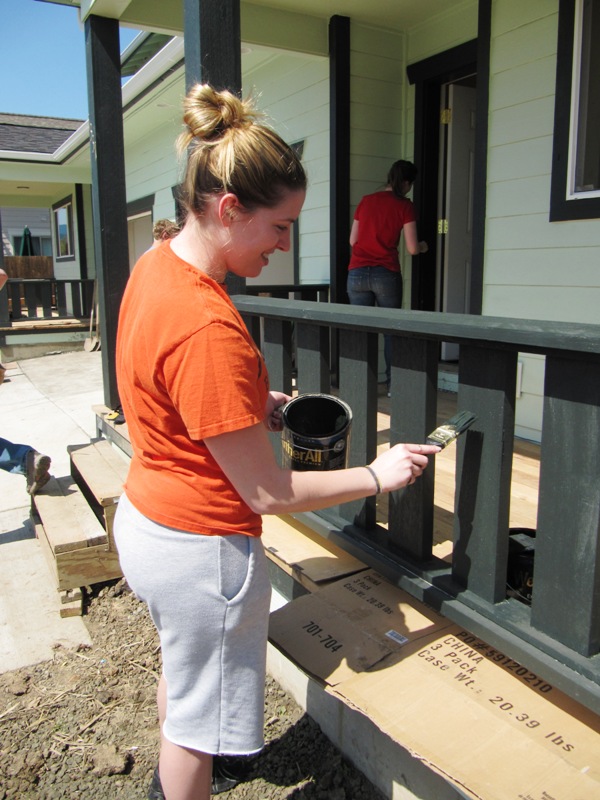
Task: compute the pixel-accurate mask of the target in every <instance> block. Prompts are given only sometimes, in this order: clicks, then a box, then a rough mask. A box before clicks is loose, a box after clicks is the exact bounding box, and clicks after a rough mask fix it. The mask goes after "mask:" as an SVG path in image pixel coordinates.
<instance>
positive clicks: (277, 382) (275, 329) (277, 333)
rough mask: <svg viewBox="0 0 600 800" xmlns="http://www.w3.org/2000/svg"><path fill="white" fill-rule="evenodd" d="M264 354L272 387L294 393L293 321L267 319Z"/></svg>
mask: <svg viewBox="0 0 600 800" xmlns="http://www.w3.org/2000/svg"><path fill="white" fill-rule="evenodd" d="M263 354H264V357H265V359H266V361H267V364H268V365H269V380H270V383H271V389H275V390H277V391H280V392H285V393H286V394H291V393H292V323H291V322H287V321H286V320H281V321H280V320H273V319H266V320H265V323H264V341H263Z"/></svg>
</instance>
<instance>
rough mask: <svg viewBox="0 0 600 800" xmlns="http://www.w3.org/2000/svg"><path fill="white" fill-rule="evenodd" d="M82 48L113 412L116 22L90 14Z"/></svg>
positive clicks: (120, 196) (120, 234)
mask: <svg viewBox="0 0 600 800" xmlns="http://www.w3.org/2000/svg"><path fill="white" fill-rule="evenodd" d="M85 49H86V62H87V82H88V99H89V114H90V149H91V166H92V219H93V226H94V255H95V261H96V280H97V281H98V300H99V306H100V313H99V317H100V334H101V341H102V351H101V352H102V379H103V384H104V402H105V404H106V405H107V406H108V407H109V408H116V406H118V404H119V395H118V391H117V375H116V365H115V351H116V340H117V323H118V316H119V306H120V304H121V298H122V297H123V292H124V291H125V285H126V283H127V279H128V277H129V253H128V241H127V202H126V196H125V149H124V143H123V108H122V100H121V59H120V50H119V23H118V20H116V19H107V18H104V17H97V16H95V15H90V16H89V17H88V18H87V19H86V20H85Z"/></svg>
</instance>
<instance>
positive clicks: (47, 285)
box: [40, 281, 52, 317]
mask: <svg viewBox="0 0 600 800" xmlns="http://www.w3.org/2000/svg"><path fill="white" fill-rule="evenodd" d="M40 293H41V295H42V316H43V317H51V316H52V283H51V282H50V281H45V282H44V283H42V285H41V287H40Z"/></svg>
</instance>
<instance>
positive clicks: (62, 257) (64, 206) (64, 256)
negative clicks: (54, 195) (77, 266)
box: [52, 195, 75, 264]
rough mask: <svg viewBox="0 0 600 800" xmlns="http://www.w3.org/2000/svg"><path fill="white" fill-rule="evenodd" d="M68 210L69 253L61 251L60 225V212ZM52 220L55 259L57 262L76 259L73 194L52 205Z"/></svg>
mask: <svg viewBox="0 0 600 800" xmlns="http://www.w3.org/2000/svg"><path fill="white" fill-rule="evenodd" d="M61 211H65V212H66V219H67V240H68V247H69V252H68V253H61V252H60V244H61V241H62V239H61V235H60V226H59V213H60V212H61ZM52 222H53V230H54V260H55V261H56V262H57V263H61V264H63V263H65V262H67V261H75V230H74V228H73V195H69V196H68V197H64V198H63V199H62V200H59V202H58V203H54V204H53V206H52Z"/></svg>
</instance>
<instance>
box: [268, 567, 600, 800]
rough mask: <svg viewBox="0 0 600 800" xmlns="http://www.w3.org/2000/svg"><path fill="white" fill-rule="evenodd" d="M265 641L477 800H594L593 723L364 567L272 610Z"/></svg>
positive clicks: (596, 733) (597, 764)
mask: <svg viewBox="0 0 600 800" xmlns="http://www.w3.org/2000/svg"><path fill="white" fill-rule="evenodd" d="M270 638H271V641H272V642H273V644H274V645H275V646H277V647H278V648H279V649H281V650H282V651H283V652H284V653H285V654H286V655H287V656H288V657H290V658H291V659H292V660H293V661H295V662H296V663H297V664H298V665H299V666H300V667H302V668H303V669H304V670H305V671H306V672H308V673H310V674H312V675H313V676H315V677H317V678H319V679H320V680H321V681H322V682H323V684H324V686H325V689H326V691H328V692H330V693H332V694H334V695H336V696H337V697H339V698H340V699H342V700H343V701H344V702H345V703H346V704H348V705H349V706H351V707H353V708H355V709H357V710H359V711H360V712H361V713H363V714H365V715H367V716H368V717H369V718H370V719H371V720H372V721H373V722H374V723H375V724H376V725H377V726H378V727H379V728H380V729H381V730H382V731H384V732H385V733H386V734H387V735H389V736H390V737H391V738H392V739H393V740H394V741H396V742H398V743H399V744H400V745H401V746H402V747H404V748H405V749H407V750H409V751H410V752H411V753H413V754H414V756H415V757H416V758H419V759H421V760H423V761H425V762H426V763H427V764H429V765H430V767H431V768H432V769H434V770H435V771H436V772H438V773H439V774H441V775H443V776H444V777H446V778H447V779H448V780H450V781H451V782H453V783H454V784H455V785H457V786H458V787H460V789H461V790H462V791H463V792H464V793H466V794H467V795H469V796H471V797H473V798H477V800H597V799H598V798H600V759H599V757H598V753H599V752H600V717H598V716H597V715H595V714H593V713H591V712H590V711H588V710H587V709H586V708H585V707H583V706H581V705H580V704H578V703H576V702H575V701H573V700H571V699H570V698H568V697H567V696H566V695H564V694H563V693H562V692H560V691H559V690H557V689H555V688H554V687H553V686H551V685H550V684H549V683H548V682H546V681H544V680H543V678H541V677H539V676H538V675H535V674H534V673H533V672H531V671H530V670H528V669H527V668H526V667H524V666H522V665H521V664H518V663H517V662H515V661H514V660H512V659H510V658H509V657H507V656H505V654H504V653H501V652H499V651H497V650H495V649H494V648H492V647H490V646H489V645H487V644H486V643H485V642H484V641H482V640H480V639H478V638H477V637H475V636H473V635H472V634H470V633H469V632H468V631H465V630H464V629H463V628H461V627H460V626H457V625H454V624H453V623H450V622H449V621H448V620H447V619H445V618H444V617H441V616H440V615H438V614H436V613H435V612H434V611H432V610H431V609H428V608H427V607H426V606H424V605H423V604H421V603H419V602H418V601H416V600H415V599H414V598H412V597H411V596H410V595H408V594H407V593H405V592H403V591H402V590H401V589H397V588H396V587H394V586H392V585H391V584H389V583H388V582H387V581H386V580H385V579H384V578H382V577H381V576H380V575H378V574H377V573H376V572H375V571H373V570H366V571H364V572H361V573H359V574H357V575H354V576H352V577H349V578H346V579H343V580H340V581H336V582H335V583H334V584H331V585H329V586H328V587H326V588H324V589H321V590H319V591H318V592H316V593H314V594H313V595H310V596H305V597H301V598H299V599H298V600H294V601H293V602H291V603H288V604H287V605H286V606H284V607H283V608H281V609H279V610H277V611H275V612H273V614H272V615H271V626H270Z"/></svg>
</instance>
